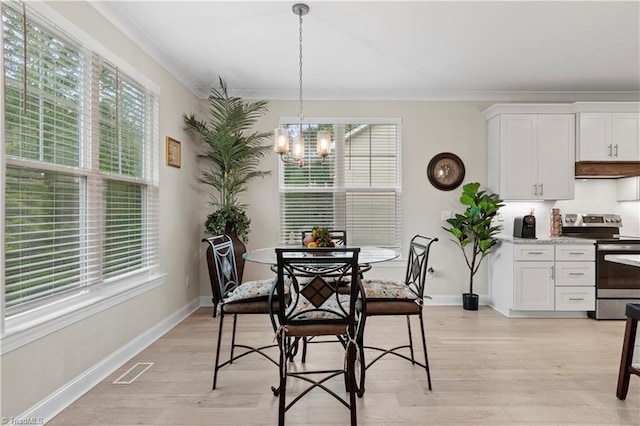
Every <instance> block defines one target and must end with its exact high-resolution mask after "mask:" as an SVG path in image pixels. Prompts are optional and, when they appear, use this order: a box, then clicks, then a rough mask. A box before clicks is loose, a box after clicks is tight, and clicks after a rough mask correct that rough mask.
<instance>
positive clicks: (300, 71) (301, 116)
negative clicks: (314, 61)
mask: <svg viewBox="0 0 640 426" xmlns="http://www.w3.org/2000/svg"><path fill="white" fill-rule="evenodd" d="M298 21H299V23H300V30H299V33H300V53H299V57H298V59H299V62H298V64H299V84H300V89H299V95H300V99H299V100H300V111H299V113H298V118H299V119H300V125H302V120H303V119H304V114H303V112H302V10H300V12H299V13H298Z"/></svg>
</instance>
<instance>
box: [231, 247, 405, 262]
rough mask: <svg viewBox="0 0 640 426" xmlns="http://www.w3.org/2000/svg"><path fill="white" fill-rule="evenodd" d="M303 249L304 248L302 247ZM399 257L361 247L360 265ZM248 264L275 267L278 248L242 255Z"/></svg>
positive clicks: (388, 252)
mask: <svg viewBox="0 0 640 426" xmlns="http://www.w3.org/2000/svg"><path fill="white" fill-rule="evenodd" d="M280 247H282V248H285V247H286V248H292V247H293V246H284V245H283V246H280ZM300 248H301V249H302V248H303V247H300ZM398 256H399V254H398V253H396V251H395V250H391V249H388V248H384V247H374V246H364V247H360V254H359V255H358V263H359V264H360V265H371V264H372V263H380V262H387V261H389V260H393V259H396V258H397V257H398ZM242 258H243V259H245V260H246V261H247V262H255V263H262V264H265V265H275V264H276V263H277V261H276V247H267V248H261V249H256V250H250V251H247V252H246V253H244V254H243V255H242Z"/></svg>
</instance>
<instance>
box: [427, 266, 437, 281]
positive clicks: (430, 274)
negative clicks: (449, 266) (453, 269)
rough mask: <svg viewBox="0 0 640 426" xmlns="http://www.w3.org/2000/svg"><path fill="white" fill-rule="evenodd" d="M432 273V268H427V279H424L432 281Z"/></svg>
mask: <svg viewBox="0 0 640 426" xmlns="http://www.w3.org/2000/svg"><path fill="white" fill-rule="evenodd" d="M434 272H435V271H434V270H433V268H429V269H427V277H426V278H427V279H428V280H432V279H433V274H434Z"/></svg>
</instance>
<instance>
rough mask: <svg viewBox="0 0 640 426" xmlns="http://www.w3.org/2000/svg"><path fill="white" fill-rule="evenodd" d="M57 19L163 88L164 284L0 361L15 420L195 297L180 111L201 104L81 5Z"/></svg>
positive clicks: (190, 167) (69, 5)
mask: <svg viewBox="0 0 640 426" xmlns="http://www.w3.org/2000/svg"><path fill="white" fill-rule="evenodd" d="M49 5H50V6H51V7H52V8H53V9H55V10H56V11H57V12H58V13H59V14H61V15H63V16H64V17H65V18H66V19H67V20H69V21H71V23H72V24H75V26H77V27H79V28H80V29H81V30H83V31H84V32H85V33H87V34H90V35H91V36H92V37H93V38H94V39H95V40H96V41H97V42H99V43H101V44H102V45H104V46H105V47H106V48H108V49H109V50H111V51H112V52H114V53H116V54H117V55H118V56H119V57H120V58H121V59H122V60H124V61H125V62H126V63H128V65H130V66H131V67H133V68H134V69H135V70H137V71H139V72H140V73H141V74H142V75H144V76H145V77H146V78H148V79H149V80H151V81H152V82H153V83H155V84H156V85H157V86H159V87H160V89H161V93H160V139H159V140H158V144H159V145H160V152H161V159H160V161H161V164H162V165H161V168H160V186H161V190H160V206H161V207H160V209H161V210H160V225H161V235H160V244H161V253H160V261H161V270H162V271H163V272H164V273H166V274H167V276H166V278H165V282H164V285H163V286H161V287H159V288H156V289H154V290H152V291H150V292H147V293H145V294H143V295H141V296H138V297H135V298H133V299H131V300H129V301H127V302H125V303H122V304H120V305H118V306H116V307H114V308H111V309H108V310H106V311H103V312H101V313H99V314H96V315H94V316H92V317H90V318H88V319H86V320H83V321H80V322H77V323H75V324H73V325H71V326H68V327H66V328H64V329H62V330H59V331H57V332H55V333H53V334H50V335H48V336H46V337H44V338H41V339H39V340H37V341H35V342H33V343H30V344H27V345H25V346H22V347H19V348H18V349H15V350H13V351H11V352H8V353H6V354H4V355H3V356H2V358H1V359H0V363H1V366H2V379H1V380H2V383H1V391H2V402H1V412H2V414H1V415H2V416H4V417H12V416H18V415H20V414H22V413H24V412H25V410H28V409H29V408H30V407H32V406H34V404H36V403H38V402H40V401H41V400H43V399H45V398H46V397H48V396H49V395H51V394H52V393H53V392H55V391H56V390H57V389H59V388H60V387H62V386H64V385H65V384H67V383H69V382H71V381H72V380H74V379H75V378H77V377H78V376H80V375H81V374H82V373H83V372H85V371H86V370H87V369H89V368H91V367H92V366H94V365H96V364H97V363H99V362H100V361H101V360H103V359H105V358H106V357H108V356H109V355H110V354H112V353H113V352H114V351H116V350H117V349H119V348H121V347H122V346H123V345H125V344H126V343H128V342H129V341H130V340H131V339H133V338H135V337H137V336H139V335H140V334H141V333H143V332H145V331H146V330H148V329H149V328H151V327H152V326H154V325H156V324H158V323H159V322H160V321H162V320H163V319H165V318H167V317H169V316H170V315H171V314H172V313H175V312H177V311H179V310H180V309H181V308H184V307H185V306H187V305H188V304H189V303H190V302H192V301H193V300H194V299H195V298H196V297H197V296H198V294H197V293H198V289H197V286H196V285H191V287H190V288H186V287H185V276H186V275H187V274H189V275H191V277H192V279H193V282H194V283H197V282H198V280H199V278H198V276H197V274H198V271H199V268H198V263H199V261H200V259H199V257H198V256H199V248H200V246H199V244H198V243H199V239H200V238H201V230H200V227H199V224H198V222H199V220H200V219H199V216H200V210H201V199H202V197H201V194H199V193H198V190H197V188H198V185H197V184H196V181H195V177H194V164H195V157H194V150H195V147H194V144H193V143H191V142H189V139H188V138H187V137H186V135H185V134H184V132H183V130H182V129H183V124H182V118H181V114H182V113H183V112H189V111H194V110H195V109H196V108H198V106H199V101H198V100H197V99H196V98H195V97H194V96H193V95H192V94H191V92H189V91H188V90H187V89H186V88H185V87H184V86H183V85H182V84H180V83H179V82H178V81H177V80H176V79H175V78H173V77H172V76H171V75H169V74H168V73H167V72H166V71H165V70H164V69H163V68H162V67H160V66H159V64H157V63H156V62H155V61H154V60H152V59H151V58H150V57H149V56H148V55H146V54H145V53H144V52H142V51H141V50H140V48H139V47H138V46H137V45H136V44H135V43H133V42H132V41H131V40H129V39H127V38H126V37H125V36H124V35H123V34H122V33H120V32H119V31H118V30H117V29H116V28H115V27H114V26H113V25H111V24H110V23H109V22H108V21H106V20H105V19H103V18H102V16H101V15H99V14H98V13H97V12H96V11H95V10H94V9H93V7H91V6H90V5H89V4H88V3H85V2H51V3H50V4H49ZM165 136H171V137H173V138H175V139H177V140H179V141H182V142H183V143H182V168H180V169H177V168H173V167H167V166H165V159H164V153H165V142H164V140H165Z"/></svg>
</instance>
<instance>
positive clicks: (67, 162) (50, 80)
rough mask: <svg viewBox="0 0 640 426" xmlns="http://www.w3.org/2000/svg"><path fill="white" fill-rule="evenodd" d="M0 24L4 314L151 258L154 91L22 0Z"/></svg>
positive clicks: (136, 269) (137, 268)
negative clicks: (0, 41)
mask: <svg viewBox="0 0 640 426" xmlns="http://www.w3.org/2000/svg"><path fill="white" fill-rule="evenodd" d="M2 23H3V28H2V31H3V33H2V35H3V73H4V99H3V102H4V117H3V119H4V134H3V135H2V136H3V142H4V144H3V145H4V150H5V152H4V153H5V163H6V167H5V179H4V181H5V182H4V188H3V189H4V194H5V211H4V233H5V246H4V247H3V255H4V271H3V275H4V281H5V285H4V306H5V308H7V309H6V310H5V313H6V314H7V315H12V314H14V313H16V312H21V311H24V310H28V309H30V308H32V307H34V306H38V305H40V304H42V303H48V302H51V301H53V300H55V298H59V297H61V296H63V295H64V296H66V295H69V294H70V292H73V291H76V292H77V291H85V290H86V289H88V288H89V287H90V286H92V285H95V284H101V283H105V282H108V281H109V282H111V281H114V280H118V279H119V278H124V277H126V276H130V275H131V274H135V273H143V272H145V271H150V270H153V269H154V268H157V264H158V220H159V219H158V192H159V191H158V171H157V167H158V156H159V152H158V148H157V140H158V130H157V128H158V100H157V96H156V95H155V94H153V93H152V92H151V91H150V90H148V89H146V88H145V87H144V86H143V85H142V84H139V83H137V82H136V81H135V80H134V79H132V78H129V77H128V76H127V75H125V74H123V73H121V72H120V71H119V70H118V69H117V68H116V67H115V66H114V65H113V64H111V63H109V62H108V61H106V60H105V59H104V58H102V57H100V56H99V55H98V54H96V53H93V52H91V51H90V50H89V49H88V48H85V47H84V46H83V45H82V44H81V43H80V42H79V41H77V40H75V39H73V38H72V37H71V36H68V35H66V34H65V32H64V31H63V30H61V29H60V28H58V27H55V26H54V25H52V24H50V23H48V22H47V21H46V19H44V18H43V17H41V16H39V15H38V14H37V13H35V12H34V11H31V10H30V8H29V7H25V8H23V5H22V4H21V3H18V2H3V3H2Z"/></svg>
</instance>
